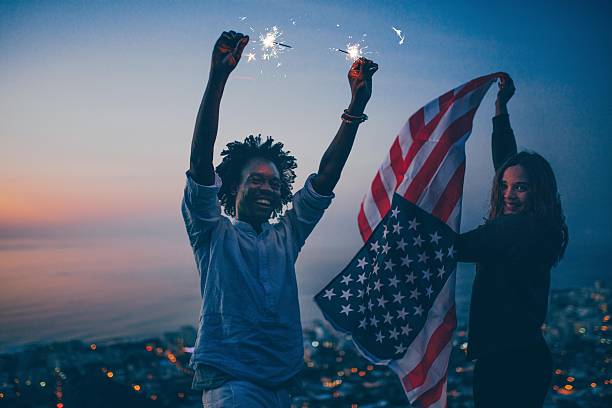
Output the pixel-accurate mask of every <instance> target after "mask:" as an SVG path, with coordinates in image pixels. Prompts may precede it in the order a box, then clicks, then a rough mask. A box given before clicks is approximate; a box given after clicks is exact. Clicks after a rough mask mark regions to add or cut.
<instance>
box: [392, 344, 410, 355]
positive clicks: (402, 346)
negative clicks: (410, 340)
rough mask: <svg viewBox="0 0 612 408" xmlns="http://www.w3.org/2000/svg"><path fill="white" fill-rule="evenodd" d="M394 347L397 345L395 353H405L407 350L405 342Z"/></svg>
mask: <svg viewBox="0 0 612 408" xmlns="http://www.w3.org/2000/svg"><path fill="white" fill-rule="evenodd" d="M393 347H395V354H404V352H405V351H406V350H407V348H406V347H405V346H404V343H400V345H399V346H393Z"/></svg>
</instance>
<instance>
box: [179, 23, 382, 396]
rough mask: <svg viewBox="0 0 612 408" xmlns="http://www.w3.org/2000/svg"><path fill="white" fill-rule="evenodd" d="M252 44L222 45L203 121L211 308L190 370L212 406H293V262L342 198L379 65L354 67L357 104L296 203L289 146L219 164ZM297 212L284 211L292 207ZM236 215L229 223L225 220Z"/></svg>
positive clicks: (196, 209) (196, 144)
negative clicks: (343, 178) (229, 103)
mask: <svg viewBox="0 0 612 408" xmlns="http://www.w3.org/2000/svg"><path fill="white" fill-rule="evenodd" d="M248 41H249V38H248V36H244V35H242V34H240V33H236V32H234V31H230V32H224V33H223V34H222V35H221V37H219V39H218V40H217V42H216V44H215V47H214V50H213V54H212V62H211V69H210V75H209V80H208V84H207V86H206V91H205V92H204V97H203V99H202V103H201V106H200V110H199V112H198V116H197V119H196V125H195V131H194V135H193V141H192V146H191V159H190V168H189V171H188V172H187V185H186V188H185V195H184V198H183V205H182V211H183V217H184V220H185V225H186V228H187V232H188V235H189V239H190V243H191V246H192V248H193V251H194V255H195V258H196V263H197V266H198V270H199V272H200V291H201V294H202V298H203V301H202V308H201V312H200V323H199V328H198V337H197V340H196V344H195V347H194V353H193V356H192V360H191V364H192V366H193V367H194V369H195V376H194V383H193V386H194V388H195V389H201V390H203V395H202V401H203V403H204V406H205V407H206V406H215V407H234V406H241V407H242V406H245V407H266V408H270V407H289V406H290V396H289V392H288V386H289V384H290V383H291V381H292V380H293V379H294V378H295V377H296V375H297V374H298V373H299V372H300V371H301V369H302V366H303V346H302V328H301V324H300V312H299V304H298V295H297V285H296V279H295V269H294V264H295V261H296V258H297V255H298V253H299V251H300V248H301V247H302V245H303V244H304V242H305V240H306V237H307V236H308V235H309V234H310V232H311V231H312V230H313V228H314V226H315V224H316V223H317V222H318V221H319V219H320V218H321V217H322V215H323V212H324V210H325V209H326V208H327V207H328V206H329V204H330V203H331V200H332V198H333V189H334V187H335V186H336V183H337V182H338V180H339V178H340V173H341V171H342V168H343V167H344V164H345V163H346V160H347V158H348V156H349V153H350V151H351V148H352V145H353V141H354V139H355V135H356V133H357V128H358V126H359V124H360V123H361V122H363V121H364V120H366V119H367V116H366V115H365V114H364V113H363V112H364V109H365V107H366V104H367V103H368V100H369V99H370V96H371V93H372V75H373V74H374V73H375V72H376V70H377V69H378V66H377V65H376V64H375V63H373V62H372V61H369V60H367V59H359V60H357V61H355V63H354V64H353V65H352V67H351V69H350V70H349V75H348V78H349V84H350V87H351V96H352V98H351V103H350V104H349V106H348V109H346V110H345V111H344V113H343V114H342V116H341V118H342V124H341V125H340V128H339V130H338V132H337V134H336V136H335V137H334V139H333V141H332V142H331V144H330V145H329V147H328V148H327V151H326V152H325V154H324V155H323V158H322V159H321V163H320V165H319V170H318V172H317V173H316V174H313V175H311V176H310V177H309V178H308V180H307V181H306V184H305V186H304V188H302V189H301V190H300V191H298V192H297V193H296V194H295V195H294V196H293V197H292V196H291V184H292V182H293V180H294V179H295V173H294V171H293V169H294V168H295V167H296V164H295V158H294V157H292V156H290V155H289V154H288V153H287V152H285V151H283V150H282V147H283V145H282V144H281V143H274V141H273V140H272V139H271V138H268V139H267V140H266V141H265V142H263V143H262V141H261V137H253V136H250V137H248V138H247V139H245V141H244V142H233V143H230V144H228V145H227V149H226V150H224V151H223V152H222V153H221V155H222V156H224V158H223V161H222V163H221V164H220V165H219V166H218V167H217V169H216V172H215V169H214V167H213V164H212V159H213V146H214V142H215V138H216V136H217V129H218V121H219V106H220V102H221V97H222V95H223V90H224V87H225V83H226V82H227V80H228V78H229V75H230V73H231V72H232V71H233V70H234V68H236V66H237V64H238V62H239V61H240V57H241V55H242V51H243V50H244V47H245V46H246V45H247V43H248ZM289 202H291V203H292V208H291V209H290V210H288V211H286V213H285V214H284V215H282V216H281V217H280V218H279V222H278V223H275V224H270V223H269V222H268V221H269V219H270V218H271V217H273V216H275V215H278V214H280V213H281V211H282V209H283V206H284V204H287V203H289ZM221 204H222V205H223V206H224V209H225V212H226V213H227V214H228V215H230V216H232V217H234V219H233V220H232V221H230V220H229V219H228V218H226V217H222V216H221V209H220V208H221Z"/></svg>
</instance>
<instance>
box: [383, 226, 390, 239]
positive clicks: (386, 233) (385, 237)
mask: <svg viewBox="0 0 612 408" xmlns="http://www.w3.org/2000/svg"><path fill="white" fill-rule="evenodd" d="M388 234H389V229H388V228H387V226H386V225H383V238H384V239H387V235H388Z"/></svg>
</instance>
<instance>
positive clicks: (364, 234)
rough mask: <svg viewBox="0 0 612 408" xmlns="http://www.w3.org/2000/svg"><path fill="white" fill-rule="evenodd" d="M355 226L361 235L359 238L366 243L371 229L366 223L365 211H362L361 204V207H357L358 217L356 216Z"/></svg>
mask: <svg viewBox="0 0 612 408" xmlns="http://www.w3.org/2000/svg"><path fill="white" fill-rule="evenodd" d="M357 225H359V232H360V233H361V238H362V239H363V242H366V241H367V240H368V238H370V235H372V228H370V223H369V222H368V220H367V218H366V216H365V211H364V210H363V202H362V203H361V206H359V215H358V216H357Z"/></svg>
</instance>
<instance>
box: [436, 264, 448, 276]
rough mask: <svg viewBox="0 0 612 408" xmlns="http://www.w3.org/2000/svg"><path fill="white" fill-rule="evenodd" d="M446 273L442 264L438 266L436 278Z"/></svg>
mask: <svg viewBox="0 0 612 408" xmlns="http://www.w3.org/2000/svg"><path fill="white" fill-rule="evenodd" d="M445 273H446V271H445V270H444V265H442V267H441V268H438V275H437V276H438V278H442V277H444V274H445Z"/></svg>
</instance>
